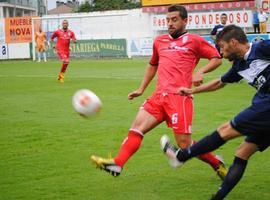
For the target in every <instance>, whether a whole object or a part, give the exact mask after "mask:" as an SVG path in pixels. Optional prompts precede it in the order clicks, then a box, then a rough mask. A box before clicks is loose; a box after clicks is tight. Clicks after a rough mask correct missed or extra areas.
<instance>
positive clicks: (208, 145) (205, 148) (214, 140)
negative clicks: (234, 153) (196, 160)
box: [177, 131, 226, 162]
mask: <svg viewBox="0 0 270 200" xmlns="http://www.w3.org/2000/svg"><path fill="white" fill-rule="evenodd" d="M225 142H226V141H224V140H223V139H222V138H221V137H220V135H219V133H218V132H217V131H215V132H213V133H212V134H211V135H208V136H206V137H204V138H203V139H201V140H200V141H199V142H197V143H196V144H194V145H191V146H190V147H189V148H187V149H182V150H180V151H179V152H178V154H177V159H178V160H179V161H180V162H185V161H186V160H188V159H190V158H192V157H196V156H198V155H201V154H205V153H208V152H211V151H213V150H215V149H217V148H219V147H220V146H221V145H223V144H224V143H225Z"/></svg>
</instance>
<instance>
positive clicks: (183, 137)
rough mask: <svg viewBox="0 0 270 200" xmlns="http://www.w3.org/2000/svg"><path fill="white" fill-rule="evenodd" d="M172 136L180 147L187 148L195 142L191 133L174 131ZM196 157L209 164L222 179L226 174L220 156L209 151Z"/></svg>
mask: <svg viewBox="0 0 270 200" xmlns="http://www.w3.org/2000/svg"><path fill="white" fill-rule="evenodd" d="M174 136H175V140H176V142H177V145H178V147H180V148H181V149H187V148H188V147H189V146H190V145H191V144H195V143H197V142H196V141H194V140H192V138H191V134H184V133H182V134H177V133H176V134H174ZM197 158H199V159H200V160H202V161H204V162H205V163H207V164H209V165H210V166H211V167H212V168H213V169H214V170H215V172H216V173H217V175H218V176H219V177H220V178H221V179H222V180H223V179H224V177H225V176H226V174H227V169H226V167H225V164H224V162H223V161H222V159H221V158H219V157H218V156H216V155H214V154H213V153H211V152H209V153H205V154H202V155H199V156H198V157H197Z"/></svg>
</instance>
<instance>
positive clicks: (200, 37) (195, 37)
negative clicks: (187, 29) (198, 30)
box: [185, 33, 204, 41]
mask: <svg viewBox="0 0 270 200" xmlns="http://www.w3.org/2000/svg"><path fill="white" fill-rule="evenodd" d="M185 36H186V37H188V38H190V39H191V40H195V41H201V40H204V38H203V37H202V36H200V35H198V34H194V33H187V34H186V35H185Z"/></svg>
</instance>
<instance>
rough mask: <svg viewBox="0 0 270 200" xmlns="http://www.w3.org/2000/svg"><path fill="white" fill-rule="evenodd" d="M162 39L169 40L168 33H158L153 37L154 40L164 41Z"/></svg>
mask: <svg viewBox="0 0 270 200" xmlns="http://www.w3.org/2000/svg"><path fill="white" fill-rule="evenodd" d="M164 40H168V41H169V40H170V36H169V34H163V35H158V36H156V37H155V39H154V41H155V42H161V41H164Z"/></svg>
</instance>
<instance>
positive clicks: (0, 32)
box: [0, 18, 6, 43]
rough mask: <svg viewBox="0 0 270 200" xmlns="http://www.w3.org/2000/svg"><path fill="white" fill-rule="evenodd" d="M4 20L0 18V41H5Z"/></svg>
mask: <svg viewBox="0 0 270 200" xmlns="http://www.w3.org/2000/svg"><path fill="white" fill-rule="evenodd" d="M5 42H6V41H5V20H4V19H3V18H2V19H0V43H5Z"/></svg>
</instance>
